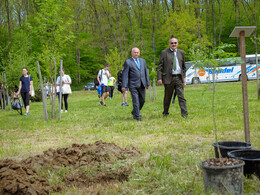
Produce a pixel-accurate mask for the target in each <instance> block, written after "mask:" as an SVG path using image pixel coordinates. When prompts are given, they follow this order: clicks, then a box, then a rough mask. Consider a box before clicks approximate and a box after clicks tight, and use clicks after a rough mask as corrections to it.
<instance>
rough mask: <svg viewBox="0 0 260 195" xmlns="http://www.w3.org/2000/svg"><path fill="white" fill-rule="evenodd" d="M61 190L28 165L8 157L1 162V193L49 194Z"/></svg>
mask: <svg viewBox="0 0 260 195" xmlns="http://www.w3.org/2000/svg"><path fill="white" fill-rule="evenodd" d="M60 190H61V189H60V188H59V187H55V186H52V185H51V184H49V183H48V181H47V179H46V178H45V177H43V176H42V175H40V174H39V173H37V172H36V171H35V170H34V169H32V168H30V167H28V166H26V165H23V164H21V163H17V162H15V161H13V160H8V159H7V160H3V161H1V162H0V194H48V193H49V192H52V191H56V192H58V191H60Z"/></svg>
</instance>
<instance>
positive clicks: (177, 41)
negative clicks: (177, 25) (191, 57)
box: [169, 37, 179, 43]
mask: <svg viewBox="0 0 260 195" xmlns="http://www.w3.org/2000/svg"><path fill="white" fill-rule="evenodd" d="M172 39H176V40H177V42H179V41H178V39H177V38H175V37H172V38H170V39H169V43H170V42H171V40H172Z"/></svg>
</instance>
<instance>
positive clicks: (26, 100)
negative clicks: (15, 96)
mask: <svg viewBox="0 0 260 195" xmlns="http://www.w3.org/2000/svg"><path fill="white" fill-rule="evenodd" d="M21 96H22V98H23V104H24V108H26V106H29V102H30V95H29V92H21Z"/></svg>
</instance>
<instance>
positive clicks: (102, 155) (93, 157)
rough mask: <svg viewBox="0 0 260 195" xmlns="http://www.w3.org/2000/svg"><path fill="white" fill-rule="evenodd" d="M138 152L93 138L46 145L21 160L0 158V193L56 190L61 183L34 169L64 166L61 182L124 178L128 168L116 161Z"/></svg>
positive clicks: (74, 183) (76, 183)
mask: <svg viewBox="0 0 260 195" xmlns="http://www.w3.org/2000/svg"><path fill="white" fill-rule="evenodd" d="M137 155H140V152H139V151H138V150H137V149H135V148H131V149H127V148H121V147H119V146H117V145H116V144H114V143H106V142H103V141H97V142H95V143H94V144H88V145H86V144H82V145H79V144H72V146H71V147H67V148H58V149H55V150H54V149H52V148H50V149H48V150H47V151H44V152H43V154H42V155H36V156H32V157H29V158H27V159H25V160H22V161H21V162H19V163H18V162H14V161H12V160H3V161H0V194H49V193H50V192H59V191H61V187H54V186H53V185H51V184H49V183H48V180H47V178H46V177H44V176H42V175H41V174H39V172H37V170H39V171H40V170H42V171H45V170H47V169H48V171H52V172H53V174H55V173H56V172H58V171H59V170H61V169H62V168H64V167H69V170H70V171H68V173H66V174H64V175H62V176H61V179H60V181H59V182H61V183H64V186H74V187H79V188H80V187H81V186H84V187H86V186H91V185H94V184H98V183H109V182H115V181H125V180H128V177H129V175H130V173H131V168H130V167H129V166H125V165H124V163H119V165H118V164H117V163H118V162H119V161H122V162H123V161H126V160H127V159H129V158H132V157H134V156H137Z"/></svg>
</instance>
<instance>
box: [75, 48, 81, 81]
mask: <svg viewBox="0 0 260 195" xmlns="http://www.w3.org/2000/svg"><path fill="white" fill-rule="evenodd" d="M76 63H77V69H78V70H77V84H78V85H80V49H79V48H78V46H77V48H76Z"/></svg>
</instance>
